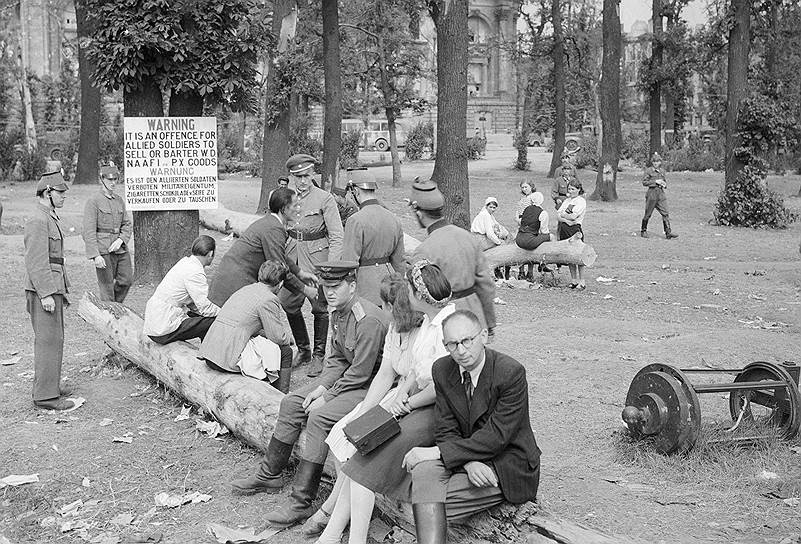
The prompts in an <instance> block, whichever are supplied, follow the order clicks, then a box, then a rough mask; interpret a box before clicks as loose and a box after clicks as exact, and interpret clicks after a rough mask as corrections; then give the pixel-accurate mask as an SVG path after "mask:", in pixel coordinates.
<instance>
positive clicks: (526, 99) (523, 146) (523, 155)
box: [516, 76, 534, 170]
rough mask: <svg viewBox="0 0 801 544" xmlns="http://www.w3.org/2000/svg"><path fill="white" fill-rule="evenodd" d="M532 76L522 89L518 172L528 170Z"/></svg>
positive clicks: (532, 95)
mask: <svg viewBox="0 0 801 544" xmlns="http://www.w3.org/2000/svg"><path fill="white" fill-rule="evenodd" d="M533 87H534V76H531V77H530V78H529V80H528V83H527V84H526V86H525V88H524V89H523V114H522V115H521V116H520V117H521V121H520V136H519V138H520V141H518V142H517V164H516V168H517V169H518V170H525V169H526V168H528V166H529V164H528V135H529V133H530V132H531V130H530V128H529V127H530V125H531V110H532V108H533V107H534V106H533V104H532V102H533V101H534V89H533Z"/></svg>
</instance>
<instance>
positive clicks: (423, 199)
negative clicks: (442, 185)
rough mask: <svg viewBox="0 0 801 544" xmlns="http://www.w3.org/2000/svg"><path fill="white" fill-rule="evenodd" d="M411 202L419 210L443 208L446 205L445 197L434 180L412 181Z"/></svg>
mask: <svg viewBox="0 0 801 544" xmlns="http://www.w3.org/2000/svg"><path fill="white" fill-rule="evenodd" d="M409 203H410V204H411V205H412V206H413V207H415V208H416V209H418V210H441V209H442V208H444V207H445V197H444V196H443V195H442V192H441V191H440V190H439V187H437V184H436V183H434V182H433V181H431V180H429V181H416V182H414V183H412V196H411V198H410V199H409Z"/></svg>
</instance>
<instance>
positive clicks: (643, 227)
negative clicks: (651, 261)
mask: <svg viewBox="0 0 801 544" xmlns="http://www.w3.org/2000/svg"><path fill="white" fill-rule="evenodd" d="M640 236H642V237H643V238H648V221H646V220H645V219H643V220H642V225H640Z"/></svg>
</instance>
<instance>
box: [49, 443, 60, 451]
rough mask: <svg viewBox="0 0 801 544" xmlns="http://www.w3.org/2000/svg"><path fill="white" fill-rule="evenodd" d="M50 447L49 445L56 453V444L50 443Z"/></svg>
mask: <svg viewBox="0 0 801 544" xmlns="http://www.w3.org/2000/svg"><path fill="white" fill-rule="evenodd" d="M50 447H51V448H53V451H55V452H56V453H58V446H57V445H56V444H53V445H52V446H50Z"/></svg>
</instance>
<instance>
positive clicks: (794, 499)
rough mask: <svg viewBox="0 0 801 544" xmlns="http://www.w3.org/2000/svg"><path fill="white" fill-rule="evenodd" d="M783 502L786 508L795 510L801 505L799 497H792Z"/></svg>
mask: <svg viewBox="0 0 801 544" xmlns="http://www.w3.org/2000/svg"><path fill="white" fill-rule="evenodd" d="M782 502H783V503H784V505H785V506H792V507H793V508H795V507H796V506H798V505H799V504H801V500H799V499H798V497H790V498H787V499H784V500H783V501H782Z"/></svg>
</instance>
